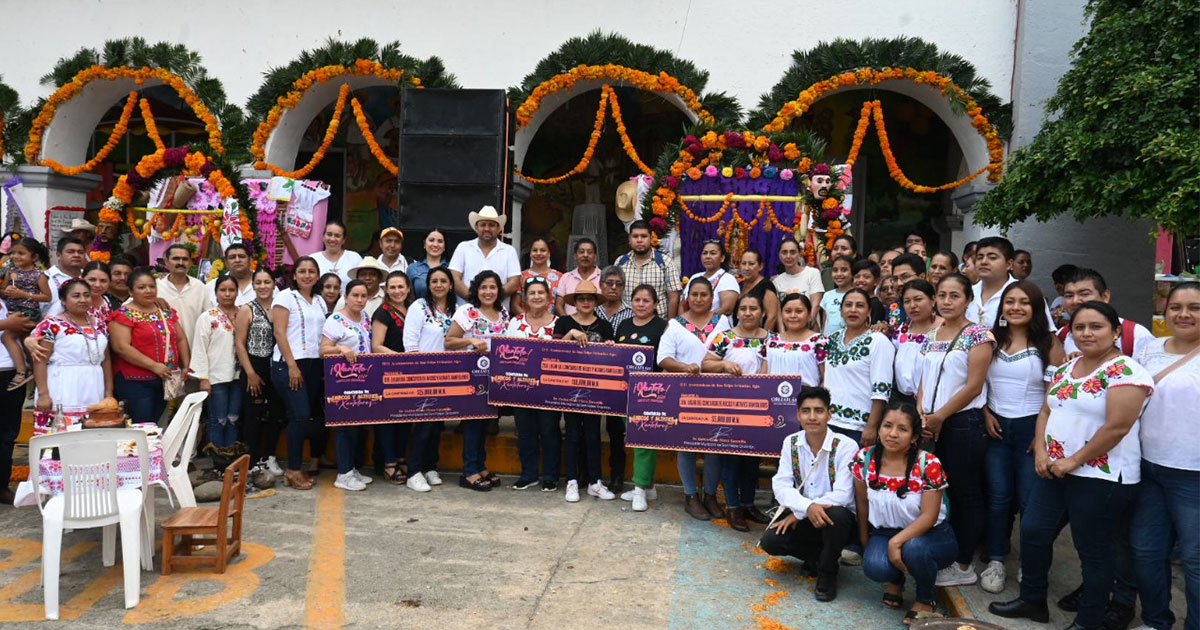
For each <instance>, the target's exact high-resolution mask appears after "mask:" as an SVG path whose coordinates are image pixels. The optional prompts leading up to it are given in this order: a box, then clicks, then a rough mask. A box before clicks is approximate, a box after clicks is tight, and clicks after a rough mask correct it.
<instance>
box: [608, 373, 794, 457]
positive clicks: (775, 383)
mask: <svg viewBox="0 0 1200 630" xmlns="http://www.w3.org/2000/svg"><path fill="white" fill-rule="evenodd" d="M799 391H800V376H799V375H794V374H793V375H758V374H756V375H750V376H726V375H722V374H700V375H697V376H692V375H689V374H670V373H662V372H656V373H647V374H632V375H630V377H629V405H628V411H629V413H628V415H629V426H628V428H627V429H626V432H625V445H626V446H636V447H638V448H653V449H663V450H671V451H695V452H700V453H723V454H731V455H760V456H763V457H778V456H779V448H780V445H782V444H783V438H785V437H787V436H788V435H789V434H792V433H795V432H796V431H799V430H800V421H799V420H798V419H797V418H796V394H797V392H799Z"/></svg>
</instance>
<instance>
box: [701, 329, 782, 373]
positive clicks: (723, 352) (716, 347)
mask: <svg viewBox="0 0 1200 630" xmlns="http://www.w3.org/2000/svg"><path fill="white" fill-rule="evenodd" d="M769 336H770V335H769V334H768V337H769ZM708 351H709V352H711V353H713V354H715V355H717V357H718V358H720V359H721V360H723V361H733V362H734V363H736V364H738V365H739V366H741V368H742V374H758V373H760V372H762V368H763V365H764V363H765V362H766V360H767V337H761V338H755V337H743V336H741V335H739V334H737V333H736V332H734V330H733V329H732V328H730V329H729V330H723V331H721V332H719V333H717V334H716V335H713V337H712V338H711V339H709V341H708Z"/></svg>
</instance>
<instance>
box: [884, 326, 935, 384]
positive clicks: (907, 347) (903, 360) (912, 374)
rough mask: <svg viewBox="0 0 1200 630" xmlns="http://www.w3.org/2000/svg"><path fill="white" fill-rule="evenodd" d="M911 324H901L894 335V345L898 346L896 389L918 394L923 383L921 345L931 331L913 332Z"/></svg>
mask: <svg viewBox="0 0 1200 630" xmlns="http://www.w3.org/2000/svg"><path fill="white" fill-rule="evenodd" d="M911 326H912V323H911V322H904V323H903V324H900V325H899V326H898V327H897V328H896V332H895V333H894V334H893V336H892V345H893V346H895V347H896V364H895V365H896V368H895V369H896V389H897V390H898V391H899V392H900V393H901V394H906V395H908V396H916V395H917V387H918V386H919V385H920V384H921V346H923V345H924V344H925V337H926V335H928V334H929V333H928V332H925V333H915V332H911V331H910V330H909V329H910V328H911Z"/></svg>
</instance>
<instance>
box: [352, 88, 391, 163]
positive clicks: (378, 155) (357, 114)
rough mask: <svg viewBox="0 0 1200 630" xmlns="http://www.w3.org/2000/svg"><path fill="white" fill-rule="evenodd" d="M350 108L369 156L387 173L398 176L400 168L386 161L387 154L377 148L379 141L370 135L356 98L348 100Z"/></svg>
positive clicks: (364, 116)
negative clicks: (369, 152) (369, 150)
mask: <svg viewBox="0 0 1200 630" xmlns="http://www.w3.org/2000/svg"><path fill="white" fill-rule="evenodd" d="M350 107H351V108H352V109H353V110H354V120H355V121H356V122H358V130H359V131H361V132H362V135H363V139H364V140H366V141H367V146H368V147H370V149H371V155H373V156H375V160H376V161H378V162H379V164H380V165H381V166H383V168H385V169H387V172H389V173H391V174H392V175H399V174H400V167H399V166H396V163H395V162H393V161H391V160H390V159H388V156H387V154H386V153H384V152H383V149H382V148H381V147H380V146H379V141H378V140H376V139H375V134H373V133H371V126H370V125H368V124H367V115H366V114H364V113H363V110H362V105H360V104H359V102H358V99H357V98H352V99H350Z"/></svg>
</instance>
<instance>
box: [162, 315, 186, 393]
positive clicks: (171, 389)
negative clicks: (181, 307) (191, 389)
mask: <svg viewBox="0 0 1200 630" xmlns="http://www.w3.org/2000/svg"><path fill="white" fill-rule="evenodd" d="M159 312H160V313H162V318H163V330H164V331H166V345H165V346H164V350H163V354H164V355H166V354H167V353H169V352H171V325H170V323H169V322H167V314H166V312H165V311H162V310H160V311H159ZM181 395H183V370H180V369H173V370H171V374H170V375H169V376H167V378H164V379H163V400H175V399H176V398H179V397H180V396H181Z"/></svg>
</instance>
